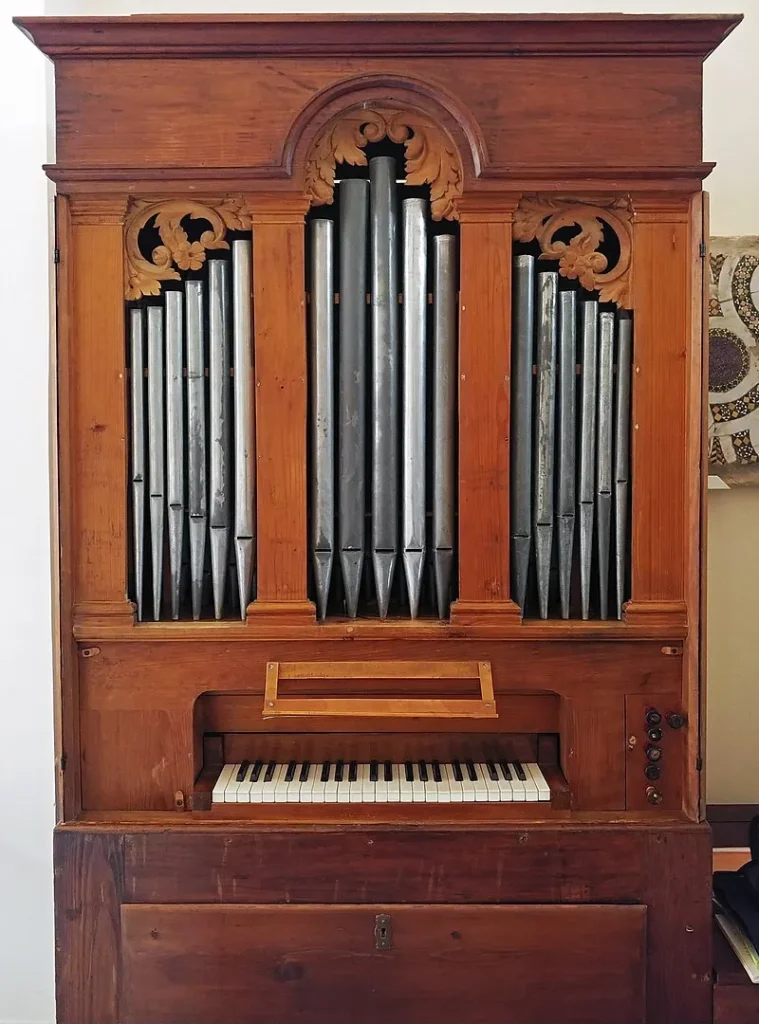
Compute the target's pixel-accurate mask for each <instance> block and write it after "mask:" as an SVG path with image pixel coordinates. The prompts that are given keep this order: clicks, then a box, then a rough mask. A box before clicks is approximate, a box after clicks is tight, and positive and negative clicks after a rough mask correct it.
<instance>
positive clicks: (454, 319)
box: [19, 16, 738, 1024]
mask: <svg viewBox="0 0 759 1024" xmlns="http://www.w3.org/2000/svg"><path fill="white" fill-rule="evenodd" d="M737 20H738V19H737V18H733V17H722V16H715V17H701V16H693V17H651V16H641V17H624V16H589V17H560V16H546V17H521V16H513V17H512V16H506V17H499V18H492V17H485V16H482V17H479V18H466V17H448V18H436V19H432V18H430V19H428V18H424V17H416V16H411V17H407V18H395V17H371V18H365V19H360V18H356V17H344V18H333V17H320V18H314V17H300V16H297V17H296V16H293V17H291V18H275V17H272V18H265V17H245V18H239V17H227V18H222V17H219V18H206V17H198V18H191V17H182V18H179V17H162V18H148V17H132V18H113V19H105V18H80V19H44V18H41V19H33V18H29V19H22V20H21V21H20V22H19V24H20V26H21V28H22V29H23V30H24V31H25V32H26V33H27V34H28V35H29V36H30V37H31V38H32V40H33V41H34V42H35V43H36V44H37V46H39V47H40V48H41V49H42V50H43V51H44V52H45V53H46V54H48V55H49V56H50V57H51V58H52V59H53V61H54V63H55V77H56V112H57V136H56V138H57V162H56V163H55V164H54V165H52V166H50V167H48V168H47V173H48V174H49V176H50V177H51V178H52V180H53V181H54V182H55V184H56V186H57V200H56V231H57V241H56V253H57V255H56V259H57V268H56V269H57V388H56V395H57V405H56V408H57V431H58V440H59V449H58V450H59V461H58V476H57V489H58V496H59V503H60V523H59V529H60V547H59V551H60V563H59V582H60V586H59V594H60V617H59V626H60V667H61V672H60V761H59V766H60V771H59V797H60V803H59V808H60V815H59V817H60V824H59V825H58V827H57V829H56V835H55V871H56V907H57V949H58V962H57V969H58V970H57V973H58V978H57V997H58V1019H59V1021H60V1022H61V1024H116V1022H117V1021H118V1022H123V1024H176V1022H177V1021H182V1022H183V1024H243V1022H245V1024H291V1022H295V1021H299V1022H300V1021H303V1022H309V1024H312V1022H313V1024H321V1022H324V1024H326V1022H329V1024H354V1022H356V1021H359V1020H360V1021H363V1022H367V1024H368V1022H374V1021H386V1020H388V1019H395V1020H398V1021H403V1022H404V1024H446V1022H450V1024H460V1022H462V1021H467V1022H469V1024H475V1022H477V1024H490V1022H496V1021H498V1022H499V1024H507V1022H508V1024H548V1022H551V1024H571V1022H577V1024H580V1022H582V1024H590V1022H598V1024H612V1022H614V1024H642V1022H648V1024H674V1022H677V1024H706V1022H709V1021H711V1019H712V1009H711V1007H712V981H711V959H710V955H711V954H710V914H711V907H710V877H711V876H710V870H711V869H710V839H709V832H708V829H707V826H706V825H705V823H704V820H703V804H702V784H701V779H702V774H701V757H702V738H701V729H702V726H701V721H702V720H701V713H700V706H701V700H702V685H701V680H702V659H703V588H702V569H703V561H702V535H703V527H702V514H703V505H704V501H703V494H704V481H705V476H704V467H703V450H704V437H703V421H702V396H703V390H704V369H703V353H704V347H703V338H704V323H705V319H704V272H705V270H704V268H705V261H704V257H705V254H706V248H705V246H706V239H707V230H706V222H705V199H704V195H703V193H702V191H701V187H702V186H701V183H702V180H703V178H704V177H705V176H706V174H708V172H709V170H710V169H711V165H709V164H705V163H702V156H701V76H702V63H703V60H704V58H705V57H706V56H707V55H708V54H709V52H710V51H711V50H712V49H713V48H714V47H715V46H716V45H717V44H718V43H719V42H720V40H721V39H722V38H723V37H724V36H725V35H726V34H727V33H728V32H729V31H730V30H731V29H732V28H733V26H734V25H735V24H736V23H737Z"/></svg>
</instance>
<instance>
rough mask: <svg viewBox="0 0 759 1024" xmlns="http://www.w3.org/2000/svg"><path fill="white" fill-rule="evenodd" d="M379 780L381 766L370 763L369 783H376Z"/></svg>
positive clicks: (374, 762)
mask: <svg viewBox="0 0 759 1024" xmlns="http://www.w3.org/2000/svg"><path fill="white" fill-rule="evenodd" d="M378 779H379V764H378V763H377V762H376V761H370V762H369V781H370V782H376V781H377V780H378Z"/></svg>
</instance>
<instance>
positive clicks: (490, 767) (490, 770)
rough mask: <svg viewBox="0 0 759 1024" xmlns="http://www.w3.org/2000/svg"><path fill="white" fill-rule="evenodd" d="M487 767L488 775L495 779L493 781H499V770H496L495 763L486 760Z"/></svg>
mask: <svg viewBox="0 0 759 1024" xmlns="http://www.w3.org/2000/svg"><path fill="white" fill-rule="evenodd" d="M485 767H486V768H487V770H488V775H489V776H490V778H491V779H492V780H493V782H498V772H497V771H496V770H495V765H494V764H493V762H492V761H486V762H485Z"/></svg>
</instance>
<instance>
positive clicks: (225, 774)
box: [211, 764, 234, 804]
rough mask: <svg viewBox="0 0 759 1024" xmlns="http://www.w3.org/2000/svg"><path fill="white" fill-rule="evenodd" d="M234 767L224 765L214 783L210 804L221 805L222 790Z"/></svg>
mask: <svg viewBox="0 0 759 1024" xmlns="http://www.w3.org/2000/svg"><path fill="white" fill-rule="evenodd" d="M233 768H234V765H232V764H225V765H224V767H223V768H222V769H221V772H220V773H219V777H218V779H217V780H216V782H215V783H214V787H213V790H212V791H211V803H213V804H223V803H224V802H225V801H224V790H225V789H226V788H227V783H228V782H229V779H230V776H231V775H232V769H233Z"/></svg>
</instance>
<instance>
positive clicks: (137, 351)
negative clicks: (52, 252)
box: [129, 309, 145, 622]
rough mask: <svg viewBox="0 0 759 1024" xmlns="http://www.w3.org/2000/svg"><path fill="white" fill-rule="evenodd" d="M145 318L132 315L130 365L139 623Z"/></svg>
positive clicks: (142, 573) (142, 567) (139, 613)
mask: <svg viewBox="0 0 759 1024" xmlns="http://www.w3.org/2000/svg"><path fill="white" fill-rule="evenodd" d="M144 325H145V315H144V311H143V310H142V309H132V310H130V313H129V340H130V364H131V378H130V382H131V398H132V404H131V434H132V436H131V442H132V530H133V550H134V585H135V591H136V593H135V598H136V602H135V603H136V604H137V619H138V621H139V622H142V611H143V586H144V576H145V330H144Z"/></svg>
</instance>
